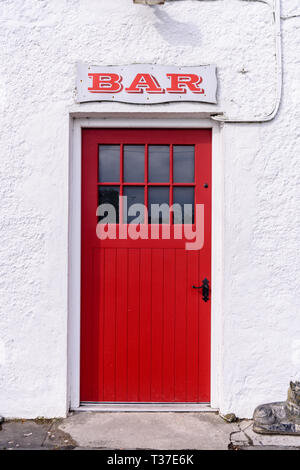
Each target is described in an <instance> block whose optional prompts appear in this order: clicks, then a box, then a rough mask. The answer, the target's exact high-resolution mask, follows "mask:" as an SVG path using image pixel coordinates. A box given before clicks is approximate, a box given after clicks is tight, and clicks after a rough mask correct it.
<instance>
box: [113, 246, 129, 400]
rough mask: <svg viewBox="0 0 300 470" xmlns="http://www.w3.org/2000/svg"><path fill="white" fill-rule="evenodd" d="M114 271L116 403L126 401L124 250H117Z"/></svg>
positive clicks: (125, 254) (126, 349)
mask: <svg viewBox="0 0 300 470" xmlns="http://www.w3.org/2000/svg"><path fill="white" fill-rule="evenodd" d="M116 262H117V269H116V276H117V279H116V292H115V296H116V302H117V307H116V401H120V402H122V401H126V400H127V352H128V344H127V269H128V256H127V250H126V249H125V248H118V249H117V260H116Z"/></svg>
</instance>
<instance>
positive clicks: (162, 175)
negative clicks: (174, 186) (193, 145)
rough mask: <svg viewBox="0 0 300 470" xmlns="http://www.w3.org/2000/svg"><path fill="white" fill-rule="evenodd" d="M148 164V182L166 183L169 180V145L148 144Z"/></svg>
mask: <svg viewBox="0 0 300 470" xmlns="http://www.w3.org/2000/svg"><path fill="white" fill-rule="evenodd" d="M148 166H149V170H148V172H149V178H148V179H149V182H150V183H168V182H169V181H170V146H169V145H149V147H148Z"/></svg>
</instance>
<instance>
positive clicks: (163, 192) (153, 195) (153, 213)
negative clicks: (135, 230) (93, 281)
mask: <svg viewBox="0 0 300 470" xmlns="http://www.w3.org/2000/svg"><path fill="white" fill-rule="evenodd" d="M169 194H170V190H169V188H168V187H167V186H158V187H149V189H148V212H149V213H148V223H149V224H162V223H165V224H168V223H169V220H170V211H169ZM152 204H167V205H168V207H165V208H164V207H162V208H161V209H162V210H161V211H158V208H157V207H156V208H154V207H152ZM162 211H163V213H162ZM163 214H164V216H163Z"/></svg>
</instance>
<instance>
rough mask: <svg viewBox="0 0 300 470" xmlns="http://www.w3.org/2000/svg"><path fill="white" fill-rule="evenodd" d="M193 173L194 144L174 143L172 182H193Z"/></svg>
mask: <svg viewBox="0 0 300 470" xmlns="http://www.w3.org/2000/svg"><path fill="white" fill-rule="evenodd" d="M194 173H195V146H194V145H174V147H173V179H174V183H193V182H194V178H195V177H194Z"/></svg>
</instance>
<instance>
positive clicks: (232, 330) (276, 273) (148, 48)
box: [0, 0, 300, 418]
mask: <svg viewBox="0 0 300 470" xmlns="http://www.w3.org/2000/svg"><path fill="white" fill-rule="evenodd" d="M282 3H284V5H283V11H282V16H283V18H285V19H282V33H283V60H284V90H283V98H282V105H281V108H280V112H279V114H278V116H277V118H276V119H275V120H274V121H273V122H270V123H267V124H256V125H237V124H231V125H229V124H228V125H225V126H224V128H223V139H224V155H223V158H224V168H225V206H224V213H225V222H224V223H225V226H224V253H225V257H224V302H223V306H224V309H223V317H222V328H223V331H222V345H221V352H222V354H221V358H220V360H221V364H220V370H221V373H220V377H219V378H220V392H219V395H220V403H219V404H220V408H221V410H222V412H223V413H228V412H234V413H235V414H236V415H238V416H240V417H250V416H251V415H252V412H253V409H254V407H255V406H256V405H257V404H259V403H262V402H266V401H270V400H271V401H272V400H282V399H284V398H285V395H286V390H287V387H288V381H289V379H291V378H294V379H295V378H298V379H299V364H300V339H299V338H300V322H299V320H298V318H299V311H300V298H299V295H298V292H299V287H300V285H299V284H300V277H299V274H298V269H299V268H298V264H299V263H298V261H297V259H298V253H299V251H300V233H299V232H300V229H299V227H300V224H299V219H300V212H299V207H300V190H299V189H300V188H299V186H300V178H299V173H300V163H299V151H298V148H299V144H300V131H299V121H300V111H299V109H300V107H299V105H300V94H299V73H300V61H299V58H298V57H297V51H298V50H299V45H300V44H299V43H300V17H299V14H300V7H299V2H298V0H293V1H292V0H290V1H289V2H282ZM271 19H272V17H271V12H270V10H269V8H268V6H267V5H265V4H263V3H257V2H255V3H254V2H245V1H241V0H226V1H222V0H216V1H213V2H212V1H210V2H206V1H197V0H185V1H179V0H172V1H171V0H170V1H169V2H166V4H165V5H163V6H159V7H146V6H142V5H134V4H133V2H132V0H114V1H113V2H108V1H107V0H81V1H79V0H51V1H50V0H39V1H37V0H2V1H1V2H0V26H1V27H0V128H1V132H0V148H1V165H0V168H1V173H0V174H1V176H0V177H1V185H0V201H1V218H0V224H1V244H0V271H1V278H0V289H1V294H0V296H1V297H0V299H1V317H0V415H4V416H6V417H24V418H31V417H36V416H45V417H54V416H64V415H65V413H66V410H67V275H68V239H67V231H68V165H69V148H68V142H69V111H70V110H71V109H72V110H74V109H75V110H85V109H90V108H89V107H87V106H86V105H75V104H74V92H75V90H74V83H75V63H76V61H79V60H80V61H84V62H91V63H96V64H112V65H114V64H126V63H134V62H146V63H152V62H153V63H160V64H174V65H193V64H199V63H215V64H217V66H218V80H219V90H218V100H219V103H218V108H219V109H222V111H225V112H226V113H227V114H228V115H234V114H236V113H238V114H239V115H242V116H245V117H249V116H260V115H262V114H265V113H267V112H270V111H271V109H272V108H273V103H274V88H275V74H274V66H275V59H274V50H275V49H274V38H273V35H272V27H271ZM241 71H243V72H246V73H241ZM88 106H90V105H88ZM93 109H94V110H97V111H107V112H115V111H141V110H142V111H143V112H147V111H153V110H155V111H162V112H163V111H178V112H188V111H199V110H200V111H201V110H205V109H212V108H211V105H210V108H207V107H206V108H205V105H199V104H195V103H186V104H184V103H173V104H166V105H156V106H155V107H152V108H150V107H147V106H142V107H139V106H133V105H131V106H130V105H127V104H118V103H99V104H95V105H94V106H93ZM220 190H221V188H220Z"/></svg>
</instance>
